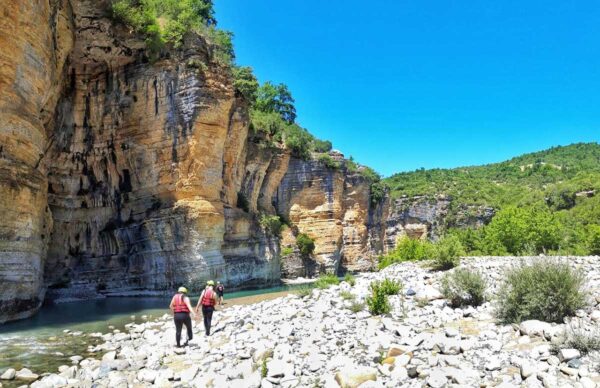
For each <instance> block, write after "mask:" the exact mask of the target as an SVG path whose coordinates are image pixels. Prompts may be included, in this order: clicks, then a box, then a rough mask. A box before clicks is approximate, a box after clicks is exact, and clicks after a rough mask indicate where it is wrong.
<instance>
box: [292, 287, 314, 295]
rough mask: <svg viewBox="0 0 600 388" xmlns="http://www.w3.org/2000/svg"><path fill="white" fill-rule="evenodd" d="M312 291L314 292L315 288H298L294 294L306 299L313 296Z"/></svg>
mask: <svg viewBox="0 0 600 388" xmlns="http://www.w3.org/2000/svg"><path fill="white" fill-rule="evenodd" d="M312 290H313V288H312V287H310V286H302V287H298V288H297V289H296V290H294V293H295V294H296V295H298V296H300V297H305V296H308V295H311V294H312Z"/></svg>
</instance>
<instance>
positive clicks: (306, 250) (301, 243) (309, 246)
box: [296, 233, 315, 257]
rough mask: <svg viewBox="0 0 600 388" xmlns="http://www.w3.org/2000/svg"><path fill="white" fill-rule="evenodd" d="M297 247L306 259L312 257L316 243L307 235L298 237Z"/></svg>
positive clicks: (301, 234)
mask: <svg viewBox="0 0 600 388" xmlns="http://www.w3.org/2000/svg"><path fill="white" fill-rule="evenodd" d="M296 245H297V246H298V249H299V250H300V254H301V255H302V256H304V257H308V256H310V255H311V254H312V253H313V251H314V250H315V241H314V240H313V239H312V238H310V237H309V236H308V235H307V234H305V233H300V234H299V235H298V236H296Z"/></svg>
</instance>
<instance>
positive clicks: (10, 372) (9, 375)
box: [0, 368, 17, 380]
mask: <svg viewBox="0 0 600 388" xmlns="http://www.w3.org/2000/svg"><path fill="white" fill-rule="evenodd" d="M16 374H17V371H16V370H14V369H13V368H8V369H7V370H6V371H4V373H2V376H0V380H13V379H14V378H15V375H16Z"/></svg>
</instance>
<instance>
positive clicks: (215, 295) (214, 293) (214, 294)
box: [212, 292, 219, 310]
mask: <svg viewBox="0 0 600 388" xmlns="http://www.w3.org/2000/svg"><path fill="white" fill-rule="evenodd" d="M212 298H213V301H214V302H215V303H214V308H215V310H216V309H217V304H218V303H219V297H218V296H217V293H216V292H213V293H212Z"/></svg>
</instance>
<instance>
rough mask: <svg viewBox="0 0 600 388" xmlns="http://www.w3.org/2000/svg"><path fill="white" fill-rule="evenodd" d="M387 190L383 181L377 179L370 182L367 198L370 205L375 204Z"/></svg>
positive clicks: (383, 196) (381, 199) (382, 197)
mask: <svg viewBox="0 0 600 388" xmlns="http://www.w3.org/2000/svg"><path fill="white" fill-rule="evenodd" d="M387 191H388V186H387V184H386V183H385V182H383V181H377V182H373V183H371V186H370V190H369V193H370V195H369V199H370V201H371V205H377V204H379V203H380V202H381V201H383V199H384V198H385V194H386V193H387Z"/></svg>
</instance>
